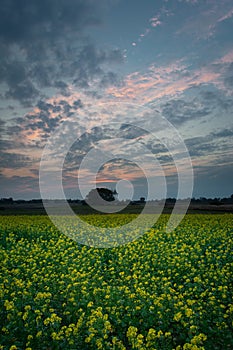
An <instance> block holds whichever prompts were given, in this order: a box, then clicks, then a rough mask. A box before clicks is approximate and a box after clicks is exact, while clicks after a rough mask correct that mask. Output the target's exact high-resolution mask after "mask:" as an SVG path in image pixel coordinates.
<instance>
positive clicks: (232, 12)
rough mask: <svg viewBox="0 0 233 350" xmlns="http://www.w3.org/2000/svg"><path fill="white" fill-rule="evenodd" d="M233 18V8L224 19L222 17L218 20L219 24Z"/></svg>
mask: <svg viewBox="0 0 233 350" xmlns="http://www.w3.org/2000/svg"><path fill="white" fill-rule="evenodd" d="M232 16H233V8H232V9H231V10H229V11H228V12H227V13H226V14H225V15H223V16H222V17H220V18H219V19H218V22H223V21H225V20H227V19H229V18H231V17H232Z"/></svg>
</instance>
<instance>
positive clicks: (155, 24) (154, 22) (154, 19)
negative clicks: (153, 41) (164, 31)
mask: <svg viewBox="0 0 233 350" xmlns="http://www.w3.org/2000/svg"><path fill="white" fill-rule="evenodd" d="M149 22H150V24H151V26H152V27H154V28H155V27H158V26H160V25H161V24H162V22H161V21H160V19H159V16H155V17H152V18H150V20H149Z"/></svg>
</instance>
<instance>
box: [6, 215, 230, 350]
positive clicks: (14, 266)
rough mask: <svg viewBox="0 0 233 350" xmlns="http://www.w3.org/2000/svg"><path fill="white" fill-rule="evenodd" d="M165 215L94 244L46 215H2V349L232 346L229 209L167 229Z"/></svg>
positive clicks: (104, 221)
mask: <svg viewBox="0 0 233 350" xmlns="http://www.w3.org/2000/svg"><path fill="white" fill-rule="evenodd" d="M130 215H133V214H121V215H101V216H98V215H90V216H88V219H86V220H90V221H95V222H99V226H102V225H109V224H111V223H115V222H118V224H119V221H121V220H122V222H126V221H128V220H130ZM167 219H168V215H166V214H163V215H161V217H160V219H159V221H158V222H157V223H156V224H155V225H154V227H153V228H152V229H151V230H149V231H148V232H147V233H145V234H144V236H142V237H141V238H139V239H138V240H136V241H134V242H131V243H128V244H127V245H123V246H119V247H115V248H111V249H97V248H90V247H88V246H82V245H79V244H78V243H76V242H75V241H73V240H71V239H70V238H68V237H67V236H65V235H63V234H61V233H59V231H58V230H57V229H56V228H55V227H54V226H53V224H52V223H51V222H50V220H49V219H48V217H46V216H43V215H42V216H40V215H37V216H33V215H31V216H29V215H28V216H27V215H22V216H1V217H0V235H1V236H0V243H1V247H0V254H1V266H2V268H1V274H0V283H1V288H0V293H1V311H0V312H1V314H0V322H1V326H0V330H1V338H0V349H4V350H8V349H10V350H14V349H15V350H16V349H18V350H21V349H27V350H31V349H32V350H37V349H38V350H53V349H54V350H56V349H64V350H69V349H70V350H71V349H73V350H75V349H78V350H79V349H80V350H86V349H90V350H92V349H93V350H96V349H106V350H108V349H115V350H117V349H122V350H123V349H127V350H130V349H141V350H143V349H150V350H152V349H154V350H155V349H157V350H160V349H167V350H171V349H176V350H179V349H180V350H181V349H184V350H187V349H193V350H198V349H206V350H215V349H219V350H220V349H221V350H222V349H224V350H225V349H229V350H230V349H232V348H233V333H232V329H233V327H232V326H233V302H232V285H233V283H232V282H233V275H232V267H233V262H232V246H233V244H232V243H233V237H232V236H233V228H232V226H233V225H232V222H233V215H232V214H214V215H213V214H208V215H207V214H190V215H189V214H188V215H186V217H185V218H184V220H183V221H182V223H181V224H180V225H179V227H177V228H176V229H175V230H174V231H173V232H171V233H167V232H166V230H165V226H166V222H167Z"/></svg>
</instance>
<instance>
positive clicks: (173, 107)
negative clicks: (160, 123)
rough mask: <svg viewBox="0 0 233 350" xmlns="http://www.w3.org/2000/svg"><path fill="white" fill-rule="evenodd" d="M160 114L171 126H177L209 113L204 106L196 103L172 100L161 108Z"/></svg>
mask: <svg viewBox="0 0 233 350" xmlns="http://www.w3.org/2000/svg"><path fill="white" fill-rule="evenodd" d="M161 109H162V114H163V115H164V116H165V117H166V118H167V119H168V120H169V121H170V122H171V123H173V124H175V125H177V126H179V125H182V124H184V123H185V122H187V121H189V120H194V119H199V118H203V117H205V116H207V115H208V114H209V113H210V110H209V108H208V107H207V106H206V105H203V104H201V105H200V103H198V101H195V100H193V101H185V100H183V99H174V100H171V101H168V102H166V103H165V104H163V105H162V106H161Z"/></svg>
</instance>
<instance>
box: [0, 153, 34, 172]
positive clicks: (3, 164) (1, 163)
mask: <svg viewBox="0 0 233 350" xmlns="http://www.w3.org/2000/svg"><path fill="white" fill-rule="evenodd" d="M32 161H33V160H32V159H31V158H30V157H27V156H24V155H22V154H18V153H8V152H3V151H1V152H0V168H10V169H19V168H23V167H25V166H28V165H31V164H32Z"/></svg>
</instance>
